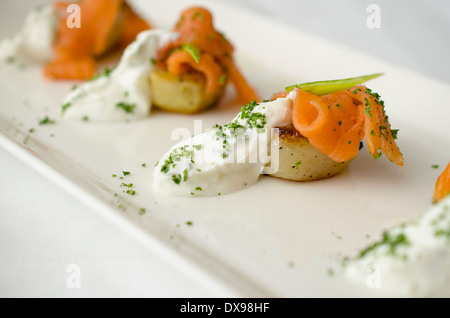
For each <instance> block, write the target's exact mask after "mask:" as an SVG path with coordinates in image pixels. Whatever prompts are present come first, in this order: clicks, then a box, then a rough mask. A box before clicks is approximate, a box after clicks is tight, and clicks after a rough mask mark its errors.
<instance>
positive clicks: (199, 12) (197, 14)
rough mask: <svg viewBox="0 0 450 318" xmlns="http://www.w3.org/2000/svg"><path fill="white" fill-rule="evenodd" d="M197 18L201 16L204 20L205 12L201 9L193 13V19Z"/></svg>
mask: <svg viewBox="0 0 450 318" xmlns="http://www.w3.org/2000/svg"><path fill="white" fill-rule="evenodd" d="M196 18H199V19H200V20H201V21H203V18H204V17H203V13H202V12H201V11H196V12H195V13H194V14H193V15H192V20H195V19H196Z"/></svg>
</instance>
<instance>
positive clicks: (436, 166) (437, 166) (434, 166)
mask: <svg viewBox="0 0 450 318" xmlns="http://www.w3.org/2000/svg"><path fill="white" fill-rule="evenodd" d="M431 168H433V169H439V165H432V166H431Z"/></svg>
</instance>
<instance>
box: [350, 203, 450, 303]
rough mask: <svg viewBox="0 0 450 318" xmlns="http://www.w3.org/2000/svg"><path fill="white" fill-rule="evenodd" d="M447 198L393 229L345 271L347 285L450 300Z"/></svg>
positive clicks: (448, 204)
mask: <svg viewBox="0 0 450 318" xmlns="http://www.w3.org/2000/svg"><path fill="white" fill-rule="evenodd" d="M449 269H450V195H449V196H447V197H446V198H444V199H443V200H441V202H439V203H438V204H435V205H433V206H431V207H430V208H429V209H428V211H426V212H425V213H424V214H423V216H422V217H421V218H420V220H419V221H417V222H415V223H412V224H406V225H401V226H397V227H395V228H393V229H391V230H389V231H387V232H385V233H384V234H383V237H382V239H381V240H380V241H378V242H376V243H374V244H373V245H371V246H369V247H368V248H367V249H365V250H364V251H362V252H361V253H360V255H359V256H357V257H355V258H353V259H351V260H350V261H349V263H348V264H347V265H346V267H345V276H346V278H348V279H349V280H350V281H352V282H354V283H356V284H359V285H362V286H366V287H369V288H372V289H374V290H375V291H381V292H382V293H383V294H384V295H389V296H394V297H449V296H450V270H449Z"/></svg>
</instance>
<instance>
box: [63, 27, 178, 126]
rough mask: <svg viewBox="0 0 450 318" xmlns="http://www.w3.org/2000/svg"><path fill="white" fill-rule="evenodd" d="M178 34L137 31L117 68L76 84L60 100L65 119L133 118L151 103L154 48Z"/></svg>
mask: <svg viewBox="0 0 450 318" xmlns="http://www.w3.org/2000/svg"><path fill="white" fill-rule="evenodd" d="M177 37H178V34H177V33H174V32H170V31H165V30H149V31H144V32H142V33H140V34H139V35H138V37H137V39H136V41H135V42H133V43H131V44H130V45H129V46H128V47H127V49H126V50H125V52H124V54H123V55H122V57H121V59H120V62H119V64H118V65H117V67H116V68H114V69H113V70H112V71H110V72H109V73H107V74H104V75H102V76H99V77H97V78H95V79H93V80H91V81H88V82H85V83H83V84H82V85H80V86H78V87H76V88H75V89H74V90H72V91H71V93H70V94H69V95H68V96H67V97H66V98H65V99H64V101H63V116H64V117H65V118H67V119H75V120H82V119H85V120H87V119H89V121H98V122H118V121H127V120H136V119H139V118H143V117H146V116H148V114H149V112H150V109H151V106H152V94H151V90H150V83H149V74H150V72H151V71H152V70H153V67H154V65H153V63H154V58H156V54H157V51H158V50H159V49H160V48H161V47H163V46H165V45H167V44H168V43H169V42H172V41H174V40H175V39H176V38H177Z"/></svg>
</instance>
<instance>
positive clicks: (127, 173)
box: [122, 171, 131, 176]
mask: <svg viewBox="0 0 450 318" xmlns="http://www.w3.org/2000/svg"><path fill="white" fill-rule="evenodd" d="M122 173H123V175H124V176H128V175H130V174H131V172H128V171H122Z"/></svg>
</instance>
